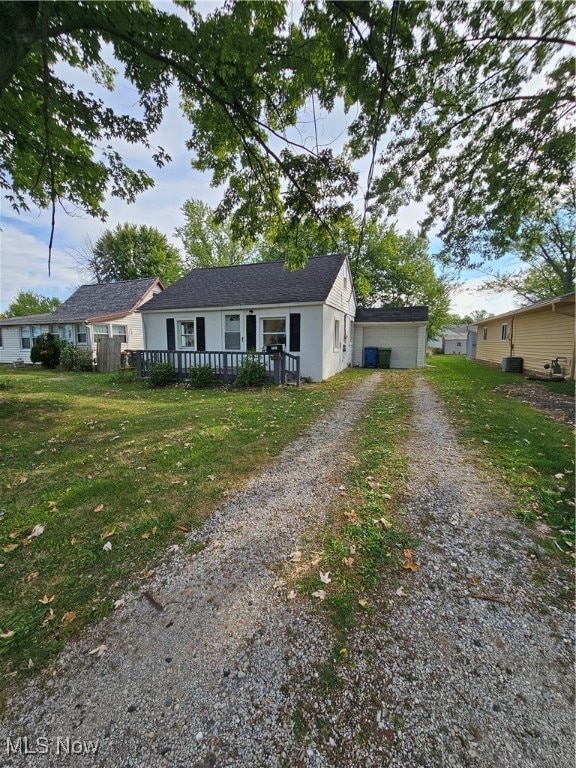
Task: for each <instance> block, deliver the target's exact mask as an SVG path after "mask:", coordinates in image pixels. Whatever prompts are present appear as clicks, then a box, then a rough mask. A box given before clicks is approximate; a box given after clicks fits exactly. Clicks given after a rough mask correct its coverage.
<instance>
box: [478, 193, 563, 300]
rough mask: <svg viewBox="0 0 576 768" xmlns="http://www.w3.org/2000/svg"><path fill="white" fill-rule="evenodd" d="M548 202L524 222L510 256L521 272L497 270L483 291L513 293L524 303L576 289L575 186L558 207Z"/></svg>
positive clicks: (517, 270) (483, 287)
mask: <svg viewBox="0 0 576 768" xmlns="http://www.w3.org/2000/svg"><path fill="white" fill-rule="evenodd" d="M554 205H555V201H551V202H546V203H544V204H543V205H542V206H541V209H540V211H539V212H538V214H537V215H536V216H535V217H534V218H529V219H528V220H526V221H524V222H523V223H522V225H521V227H520V232H519V234H518V236H517V237H516V238H515V239H514V241H513V243H512V247H511V248H510V253H511V254H512V255H514V256H516V257H517V260H518V261H517V264H518V265H519V266H520V269H516V270H508V271H495V272H494V273H493V276H492V277H491V278H490V279H488V280H486V281H485V282H484V284H483V286H482V290H489V291H494V292H497V293H502V292H504V291H512V292H513V293H515V294H516V296H517V297H518V299H519V301H520V303H522V304H533V303H534V302H537V301H542V300H544V299H551V298H554V297H555V296H562V295H564V294H566V293H570V292H571V291H573V290H574V278H575V277H576V273H575V266H576V263H575V262H576V186H575V185H573V186H572V189H571V191H570V194H569V196H568V197H567V198H566V199H565V200H564V201H563V204H562V205H561V207H559V208H554Z"/></svg>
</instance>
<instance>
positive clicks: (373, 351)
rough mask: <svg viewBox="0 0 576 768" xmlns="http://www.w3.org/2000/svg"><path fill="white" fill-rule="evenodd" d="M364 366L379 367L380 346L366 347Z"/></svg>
mask: <svg viewBox="0 0 576 768" xmlns="http://www.w3.org/2000/svg"><path fill="white" fill-rule="evenodd" d="M364 368H378V347H364Z"/></svg>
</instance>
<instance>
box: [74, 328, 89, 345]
mask: <svg viewBox="0 0 576 768" xmlns="http://www.w3.org/2000/svg"><path fill="white" fill-rule="evenodd" d="M87 343H88V330H87V329H86V326H85V325H80V324H79V325H77V326H76V344H87Z"/></svg>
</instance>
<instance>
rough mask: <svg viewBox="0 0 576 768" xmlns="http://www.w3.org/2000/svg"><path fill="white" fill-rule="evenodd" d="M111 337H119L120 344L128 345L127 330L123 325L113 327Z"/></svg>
mask: <svg viewBox="0 0 576 768" xmlns="http://www.w3.org/2000/svg"><path fill="white" fill-rule="evenodd" d="M112 336H120V341H121V342H122V344H127V343H128V329H127V328H126V326H125V325H113V326H112Z"/></svg>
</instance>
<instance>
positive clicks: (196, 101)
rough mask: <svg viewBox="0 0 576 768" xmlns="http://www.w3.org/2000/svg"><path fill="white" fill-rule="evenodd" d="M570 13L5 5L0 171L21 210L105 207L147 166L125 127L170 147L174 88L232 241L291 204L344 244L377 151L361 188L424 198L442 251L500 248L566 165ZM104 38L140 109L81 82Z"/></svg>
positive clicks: (294, 233) (557, 0) (371, 2)
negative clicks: (337, 125) (335, 129)
mask: <svg viewBox="0 0 576 768" xmlns="http://www.w3.org/2000/svg"><path fill="white" fill-rule="evenodd" d="M572 11H573V8H572V4H571V2H570V0H538V1H537V2H532V0H478V1H477V2H474V3H471V2H470V3H469V2H461V1H460V0H452V1H451V2H446V1H445V0H412V2H404V1H401V0H393V2H392V4H391V5H388V4H386V3H382V2H380V0H367V1H366V2H349V1H348V0H335V1H334V2H320V0H311V1H310V2H307V3H303V4H302V5H301V6H300V7H299V8H295V7H293V6H291V5H290V4H288V3H284V2H274V1H272V0H271V1H270V2H261V3H259V2H233V1H232V2H229V3H226V4H224V5H222V6H221V7H219V8H217V9H216V10H214V11H212V12H211V13H209V14H206V15H204V16H202V15H201V14H200V13H198V12H197V11H196V10H195V9H194V7H193V4H192V3H191V2H188V1H187V0H180V1H179V2H178V3H177V5H176V6H174V8H173V10H170V9H169V7H167V6H165V5H162V6H155V5H152V4H151V3H148V2H138V1H137V0H134V1H133V2H122V3H118V2H112V1H110V0H99V1H98V2H74V3H70V2H50V3H48V2H30V3H27V2H10V3H8V2H6V3H1V4H0V185H1V186H2V187H4V188H5V190H6V192H7V195H8V197H9V199H10V201H11V203H12V205H13V206H14V207H15V208H16V209H22V208H23V207H25V206H26V205H28V204H29V203H30V202H33V203H35V204H37V205H40V206H41V207H48V206H51V207H52V208H53V211H54V210H55V206H56V203H58V202H62V203H66V202H67V203H69V204H72V205H73V206H78V207H80V208H82V209H84V210H86V211H88V212H89V213H90V214H92V215H96V216H101V217H102V216H104V214H105V211H104V200H105V195H106V193H107V191H109V192H111V194H113V195H119V196H121V197H124V198H125V199H127V200H133V199H134V197H135V195H136V194H137V193H138V192H139V191H141V190H143V189H145V188H146V187H148V186H149V185H150V184H151V178H150V177H149V175H148V174H147V173H145V172H144V171H142V170H133V169H131V168H129V167H128V165H127V164H126V163H125V161H124V160H123V158H122V156H121V154H120V153H119V151H118V149H117V147H118V143H117V140H118V139H122V140H124V141H128V142H130V143H138V144H144V145H145V146H148V147H149V148H150V153H151V155H152V157H153V159H154V161H155V162H156V163H157V164H158V165H162V164H163V163H164V162H166V161H167V159H168V157H167V154H166V152H165V151H164V150H163V149H162V148H158V149H156V150H154V149H153V148H152V147H151V146H150V141H151V139H150V137H151V135H152V133H153V131H154V130H155V129H156V128H157V127H158V125H159V123H160V121H161V118H162V115H163V111H164V108H165V106H166V104H167V101H168V97H169V94H170V88H171V87H172V86H175V87H176V88H177V89H178V90H179V96H180V99H181V104H182V107H183V110H184V113H185V114H186V115H187V117H188V118H189V120H190V122H191V135H190V138H189V140H188V148H189V149H190V150H191V152H192V157H193V161H192V162H193V165H194V166H195V167H196V168H197V169H200V170H203V171H208V172H209V173H210V174H211V175H212V181H213V184H214V185H215V186H223V185H225V192H224V196H223V200H222V203H221V206H220V209H219V215H220V216H221V217H223V218H226V217H228V216H232V218H231V226H232V232H233V234H234V235H235V237H236V238H237V239H239V240H244V242H245V243H250V242H252V241H253V240H254V239H255V238H256V237H257V236H258V235H259V234H260V233H262V232H263V231H266V230H268V229H269V228H270V227H271V226H274V225H275V222H276V220H278V219H280V220H282V221H283V222H284V224H283V226H284V228H285V230H286V232H287V235H288V237H287V239H288V240H290V241H291V242H297V240H298V237H299V236H300V235H301V234H302V233H303V232H305V231H306V225H308V224H309V223H314V224H315V225H317V226H318V227H320V228H322V229H324V231H325V232H326V234H327V236H328V237H330V238H332V239H333V240H336V239H337V237H336V236H335V235H334V232H333V230H332V229H331V224H332V222H335V221H336V222H337V221H339V220H340V219H341V218H342V217H344V216H346V215H349V214H350V213H351V212H352V208H353V203H354V201H355V200H356V199H357V195H358V192H359V187H358V173H357V171H356V170H355V167H354V163H355V162H356V161H358V160H359V159H360V158H365V157H368V158H369V160H370V162H369V171H368V177H367V179H366V180H365V182H364V184H363V187H364V189H363V191H364V192H365V193H366V195H367V200H368V202H370V200H371V201H372V202H373V201H374V200H378V201H379V202H380V204H381V205H382V206H383V207H384V208H385V209H386V210H387V212H388V213H389V214H390V215H394V214H395V212H396V211H397V210H398V208H399V206H401V205H403V204H405V203H408V202H411V201H412V200H425V201H426V203H427V205H428V213H429V215H428V217H427V220H426V222H425V223H426V224H427V225H428V226H431V225H432V224H433V223H434V222H441V227H442V228H441V237H442V238H443V240H444V243H445V251H444V257H445V259H450V260H451V261H452V262H455V263H457V264H460V265H463V264H466V263H468V262H469V261H470V260H471V259H472V260H474V259H475V258H477V257H478V253H479V252H480V254H481V256H482V257H484V258H486V257H493V256H495V255H499V254H501V253H503V252H505V251H506V249H507V248H508V247H509V245H510V243H511V242H512V241H513V239H514V238H515V236H516V235H517V233H518V230H519V227H520V225H521V222H522V221H523V220H526V219H527V218H529V217H531V216H533V215H534V213H535V210H536V208H537V204H538V201H539V200H542V199H546V198H548V197H550V196H551V191H552V190H553V191H557V190H559V189H563V188H564V187H566V185H567V184H568V183H569V180H570V178H571V157H572V149H573V147H572V132H571V126H570V124H569V121H568V118H569V117H570V115H571V114H572V113H573V110H574V96H573V89H572V69H573V62H572V60H571V58H570V56H569V55H568V54H567V53H566V51H568V50H570V46H571V45H573V43H572V42H571V41H570V40H569V33H570V28H571V23H572V22H573V17H572ZM298 14H300V15H299V17H298ZM107 46H108V47H109V49H110V50H111V52H112V56H113V58H114V62H115V65H116V66H117V67H118V68H119V70H120V71H121V74H122V75H123V77H124V78H126V80H127V81H128V82H129V83H130V84H131V86H132V87H133V88H134V89H135V92H136V93H137V96H138V102H139V107H140V115H139V117H133V116H131V115H130V116H129V115H122V114H117V113H116V112H114V110H113V109H112V108H111V107H110V106H109V105H107V104H106V103H104V101H103V100H101V99H99V98H97V97H95V96H92V95H91V94H90V93H89V92H86V91H85V90H84V89H83V87H81V85H75V84H74V82H73V80H74V75H75V73H81V74H82V76H83V77H84V76H85V75H89V76H91V77H92V78H93V80H95V81H96V82H97V83H98V84H100V85H104V86H105V87H107V88H113V86H114V82H115V76H116V73H115V71H114V70H113V69H112V68H111V67H110V66H109V65H108V64H107V63H106V59H107V56H108V54H106V55H105V48H106V47H107ZM304 110H308V112H309V113H311V115H312V116H311V123H312V126H311V128H309V129H307V128H306V126H305V125H304V121H303V120H302V118H303V111H304ZM342 110H344V111H345V112H346V113H347V115H348V117H347V118H346V120H347V121H348V125H346V123H345V122H344V121H343V120H342ZM319 113H321V114H322V115H324V116H326V115H328V114H330V113H333V114H334V115H339V116H340V118H341V122H342V131H343V134H344V135H343V136H342V141H340V142H336V143H334V144H332V145H329V144H328V143H324V144H322V136H321V133H320V131H319V129H318V121H317V119H316V118H317V115H318V114H319ZM346 134H347V135H346ZM365 212H368V207H366V209H365Z"/></svg>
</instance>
